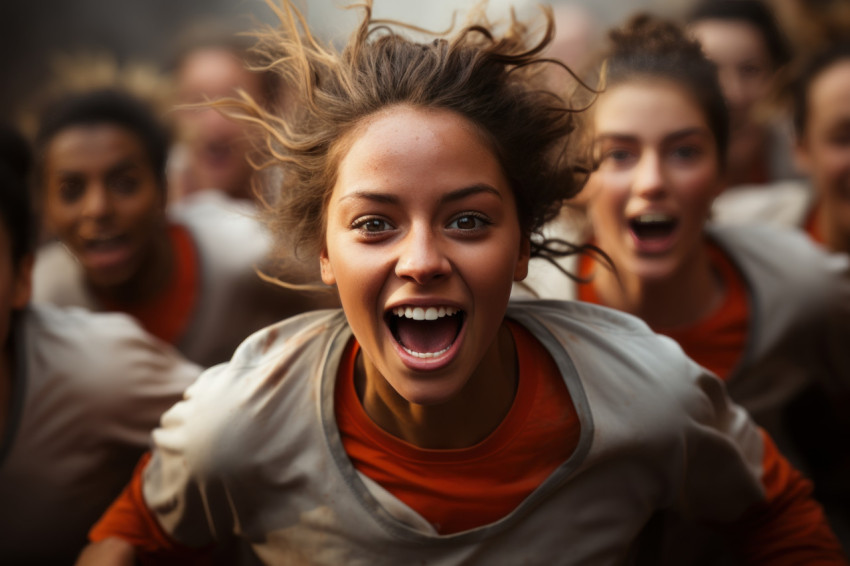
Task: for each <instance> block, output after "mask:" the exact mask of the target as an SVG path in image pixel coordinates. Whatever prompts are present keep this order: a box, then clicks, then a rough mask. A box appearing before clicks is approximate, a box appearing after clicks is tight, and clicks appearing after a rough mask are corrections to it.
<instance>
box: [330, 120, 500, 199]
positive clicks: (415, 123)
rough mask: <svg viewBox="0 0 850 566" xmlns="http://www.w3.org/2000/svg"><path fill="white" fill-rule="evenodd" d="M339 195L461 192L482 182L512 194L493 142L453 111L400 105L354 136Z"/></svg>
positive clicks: (347, 151)
mask: <svg viewBox="0 0 850 566" xmlns="http://www.w3.org/2000/svg"><path fill="white" fill-rule="evenodd" d="M346 142H347V143H346V146H347V147H346V149H345V153H344V155H342V156H341V159H340V161H339V167H338V171H337V183H336V185H335V188H334V194H336V195H338V194H340V193H342V192H346V191H355V190H358V191H359V190H391V191H399V192H404V191H414V192H415V191H422V190H423V189H426V188H427V189H432V190H443V189H446V190H455V189H458V188H463V187H465V186H471V185H473V184H477V183H486V184H490V185H491V186H493V187H494V188H497V189H499V190H500V191H508V183H507V181H506V179H505V176H504V174H503V172H502V168H501V165H500V163H499V160H498V159H497V157H496V154H495V152H494V151H493V149H492V147H491V145H490V143H488V141H487V140H486V139H485V137H484V135H483V134H482V133H481V132H480V131H479V129H478V128H477V127H476V126H475V125H474V124H473V123H472V122H470V121H469V120H467V119H466V118H464V117H462V116H460V115H459V114H456V113H454V112H451V111H448V110H434V109H422V108H413V107H409V106H399V107H394V108H390V109H387V110H384V111H382V112H380V113H378V114H376V115H373V116H371V117H369V118H368V119H367V120H366V121H365V122H363V123H362V124H361V125H360V126H358V127H357V128H356V129H355V130H354V131H352V132H351V133H349V135H348V139H347V140H346Z"/></svg>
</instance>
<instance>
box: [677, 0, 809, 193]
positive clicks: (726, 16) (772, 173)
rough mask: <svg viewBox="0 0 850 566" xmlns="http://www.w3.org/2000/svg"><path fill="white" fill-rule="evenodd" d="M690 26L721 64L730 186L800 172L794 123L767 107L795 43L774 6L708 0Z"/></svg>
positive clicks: (750, 0) (738, 0) (693, 14)
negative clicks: (787, 36) (727, 121)
mask: <svg viewBox="0 0 850 566" xmlns="http://www.w3.org/2000/svg"><path fill="white" fill-rule="evenodd" d="M688 20H689V25H688V28H689V30H690V31H691V33H692V34H693V35H694V37H696V38H697V40H699V42H700V44H701V45H702V48H703V50H704V51H705V54H706V56H707V57H708V58H709V59H710V60H711V61H713V62H714V63H715V64H716V65H717V69H718V74H719V77H720V85H721V86H722V87H723V95H724V97H725V99H726V104H727V106H728V107H729V114H730V124H731V131H730V136H729V148H728V150H727V155H726V163H727V167H726V182H727V183H728V186H730V187H739V186H743V185H762V184H765V183H769V182H773V181H778V180H781V179H788V178H794V177H797V176H799V175H798V173H797V171H795V169H794V167H793V160H792V159H791V156H792V154H793V152H792V143H791V137H792V136H791V128H790V124H788V123H787V122H788V120H784V118H785V117H784V116H777V115H776V112H774V113H773V114H774V115H773V116H771V115H770V112H769V111H767V109H766V108H765V107H764V106H765V105H764V102H765V99H767V98H768V97H769V96H770V95H771V93H772V91H773V90H774V89H775V88H776V77H777V76H778V73H779V71H780V70H781V69H782V68H783V67H784V66H785V65H786V64H787V63H788V61H789V60H790V58H791V53H790V47H789V45H788V42H787V40H786V39H785V37H784V35H783V33H782V30H781V29H780V27H779V24H778V23H777V21H776V19H775V18H774V15H773V13H772V12H771V9H770V7H769V6H768V5H767V4H765V3H764V2H762V1H761V0H703V1H700V2H698V3H697V4H696V6H695V7H694V9H693V10H692V12H691V14H690V16H689V18H688Z"/></svg>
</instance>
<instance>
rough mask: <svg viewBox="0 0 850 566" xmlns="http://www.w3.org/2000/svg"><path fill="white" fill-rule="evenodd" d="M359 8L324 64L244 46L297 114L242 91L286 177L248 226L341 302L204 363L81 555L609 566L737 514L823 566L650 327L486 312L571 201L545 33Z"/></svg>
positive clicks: (288, 46) (760, 445) (300, 33)
mask: <svg viewBox="0 0 850 566" xmlns="http://www.w3.org/2000/svg"><path fill="white" fill-rule="evenodd" d="M370 8H371V7H370V6H369V5H368V4H367V5H366V6H365V7H364V13H365V17H364V18H363V20H362V22H361V24H360V26H359V28H358V29H357V31H356V32H355V33H354V34H353V36H352V38H351V40H350V42H349V44H348V45H347V46H346V48H345V49H344V51H343V52H342V53H337V52H335V51H333V50H330V49H329V48H326V47H324V46H322V45H320V44H319V43H318V42H317V41H316V40H315V39H314V38H313V37H312V36H311V35H310V34H309V30H304V29H301V28H300V27H299V26H298V22H299V21H300V16H298V15H297V14H296V13H295V12H294V8H293V7H292V5H291V4H289V3H285V4H284V5H283V6H282V7H281V9H280V10H279V13H280V14H281V19H282V24H283V29H282V31H280V32H279V34H270V35H266V36H264V38H265V42H266V43H265V45H266V47H267V49H268V50H269V51H270V53H271V54H274V53H281V52H283V53H289V54H292V56H291V57H288V58H281V59H277V62H276V67H275V68H276V70H277V71H278V72H280V73H281V74H282V75H284V76H285V77H286V79H287V82H288V84H291V85H294V86H295V87H296V88H297V89H298V92H299V95H300V100H299V102H300V104H301V108H302V110H303V114H302V115H301V116H300V117H299V118H298V119H294V120H289V121H287V123H286V126H284V125H283V124H282V123H281V121H280V120H278V119H276V118H275V117H274V116H268V115H265V114H263V113H262V112H261V111H260V109H259V108H258V107H257V106H254V105H247V106H243V111H244V112H247V113H248V114H249V115H248V116H247V117H248V118H249V119H255V120H262V121H263V123H265V124H266V126H267V128H268V139H269V146H270V149H271V150H273V151H274V154H275V155H276V156H277V158H278V159H279V160H280V161H281V162H282V163H283V165H284V166H285V167H286V173H287V174H286V176H285V179H286V180H287V184H286V186H285V187H284V192H283V195H282V197H283V201H282V202H281V203H280V206H279V207H278V208H276V209H275V210H274V211H272V218H273V220H275V221H276V223H277V226H278V227H279V230H280V233H282V234H288V235H290V236H294V239H295V241H296V242H298V243H299V245H300V246H301V250H302V252H303V253H308V252H312V253H314V254H315V257H317V259H318V260H319V263H320V266H321V275H322V280H323V281H324V282H325V283H326V284H328V285H333V286H335V287H336V290H337V292H338V293H339V296H340V300H341V303H342V311H341V312H340V311H328V312H323V313H314V314H311V315H306V316H303V317H298V318H295V319H292V320H290V321H288V322H284V323H282V324H280V325H276V326H273V327H270V328H268V329H266V330H265V331H263V332H261V333H259V334H257V335H255V336H254V337H253V338H252V339H250V340H249V341H247V342H245V343H244V344H243V345H242V346H241V347H240V349H239V351H238V352H237V354H236V356H235V357H234V360H233V361H232V362H231V363H230V364H228V365H223V366H219V367H218V368H214V369H212V370H209V371H208V372H207V373H206V374H205V376H204V378H202V380H201V381H200V382H199V383H198V386H197V387H193V388H192V389H191V390H190V391H188V392H187V399H186V401H185V402H183V403H180V404H178V405H176V406H175V407H174V408H173V409H172V411H170V412H169V414H168V415H166V416H164V418H163V427H162V428H161V429H160V430H158V431H157V432H156V446H155V448H154V450H153V454H152V457H151V459H150V460H149V461H148V462H143V463H142V464H141V465H140V468H139V471H138V473H137V474H136V476H135V477H134V480H133V482H132V483H131V484H130V486H129V487H128V489H127V490H126V491H125V493H124V495H123V496H122V497H121V498H120V499H119V500H117V501H116V503H115V505H114V506H113V508H112V509H111V510H110V512H108V513H107V514H106V515H105V517H104V519H103V520H102V521H101V522H100V523H99V525H97V526H96V527H95V528H94V529H93V531H92V539H93V540H94V541H96V544H94V545H92V546H91V547H90V548H89V549H88V550H87V551H86V553H84V554H83V556H82V557H81V560H80V564H87V563H92V564H95V563H98V564H103V563H109V562H107V561H108V560H111V561H113V563H121V560H123V561H124V563H131V562H132V560H133V554H134V553H137V554H138V555H140V556H141V557H143V558H144V557H149V558H153V559H160V558H162V557H163V555H165V556H185V554H182V555H181V554H180V553H189V554H193V553H195V554H197V553H198V552H199V551H200V550H202V549H205V548H209V547H210V545H221V544H226V543H227V542H228V541H231V540H233V539H235V542H236V544H237V545H238V546H239V547H240V548H241V549H242V551H243V553H244V554H245V555H250V557H251V559H252V560H253V561H255V562H262V563H298V562H311V563H316V564H341V563H342V564H409V563H416V562H425V563H432V564H460V563H466V564H470V563H479V564H497V563H506V564H516V563H521V562H523V561H528V560H532V561H534V562H537V563H574V564H586V563H598V564H617V563H622V562H625V561H626V560H628V559H629V557H633V556H634V555H635V554H636V553H638V552H639V541H640V540H642V539H641V538H640V537H639V532H640V531H641V529H642V528H643V526H644V524H645V522H646V521H647V520H648V518H649V516H650V515H651V513H652V510H653V509H654V508H656V507H663V506H666V505H675V506H679V505H685V506H687V507H688V508H689V509H691V511H692V512H693V513H694V514H695V515H697V516H699V517H701V518H702V519H705V520H720V521H728V522H731V523H733V524H735V525H741V526H742V527H745V526H746V528H747V534H748V535H749V536H750V537H751V538H749V539H748V540H747V542H746V543H745V544H744V545H743V548H742V551H743V552H744V553H745V554H747V555H750V554H751V552H760V550H756V549H757V548H758V547H760V546H761V544H762V542H763V541H764V540H765V539H764V538H762V535H765V536H767V537H770V536H771V534H773V533H776V532H777V530H776V529H780V530H781V529H785V528H789V529H790V530H791V531H792V532H794V533H795V536H793V537H788V538H784V539H781V540H776V539H774V540H773V541H772V542H771V543H770V544H771V547H772V550H773V551H776V550H778V547H777V545H778V546H783V547H785V548H787V551H788V552H789V555H793V554H797V557H798V558H800V559H805V558H806V557H811V553H812V552H815V553H822V554H821V555H822V556H824V557H830V558H829V559H830V560H832V561H834V563H836V564H840V563H843V558H841V556H840V552H839V551H838V549H837V547H836V545H835V541H834V539H833V537H832V535H831V534H830V533H829V529H828V527H827V526H826V524H825V523H824V522H823V519H822V516H821V513H820V511H819V509H818V508H817V506H816V505H814V504H813V502H812V501H811V500H810V499H809V498H808V497H807V496H806V495H805V491H806V489H807V487H806V481H805V480H803V479H802V478H801V477H800V476H799V475H798V474H797V473H796V472H794V471H793V470H792V469H791V468H790V467H789V465H788V463H787V461H785V460H784V459H782V458H781V457H780V456H779V455H778V453H777V452H776V451H775V449H774V448H773V447H772V444H771V442H770V440H769V438H767V437H766V436H764V435H762V433H761V432H760V431H759V430H758V429H757V428H756V427H754V426H753V424H752V422H751V421H750V420H749V419H748V417H747V416H746V414H745V413H744V412H743V411H741V410H740V409H739V408H737V407H735V406H734V405H732V404H730V403H728V400H727V399H726V398H725V396H724V394H723V392H722V387H721V386H720V384H719V382H718V381H717V380H716V379H715V378H714V377H711V376H709V375H707V374H705V373H704V372H703V370H702V369H701V368H699V367H698V366H696V365H695V364H693V363H692V362H691V361H689V360H688V359H687V358H686V357H684V356H683V355H682V354H681V352H680V350H679V349H678V348H677V347H676V346H675V345H674V344H672V342H670V341H668V340H666V339H664V338H660V337H658V336H656V335H655V334H653V333H651V332H649V331H648V329H647V328H646V327H645V325H643V324H642V323H640V321H638V320H637V319H635V318H633V317H629V316H626V315H622V314H620V313H616V312H614V311H609V310H606V309H599V308H597V307H594V306H592V305H585V304H579V303H576V304H561V303H557V304H556V303H548V302H543V303H537V302H528V303H525V304H522V305H518V306H516V307H509V306H508V300H509V296H510V293H511V287H512V284H513V282H515V281H518V280H521V279H522V278H523V277H524V276H525V274H526V271H527V265H528V261H529V257H530V256H531V255H532V254H534V255H537V254H539V253H543V252H544V250H543V249H542V248H541V247H540V246H539V245H538V244H540V242H537V243H536V244H535V245H534V246H532V242H531V240H530V237H529V235H530V234H532V233H534V232H536V231H537V230H538V229H539V228H540V226H541V225H542V224H543V223H544V222H545V220H547V219H549V218H550V217H551V216H552V215H553V214H554V213H556V212H557V210H558V208H559V206H560V203H561V201H562V200H563V199H564V198H566V197H569V196H571V195H572V194H573V193H575V191H576V190H577V188H578V185H577V184H576V183H575V181H574V179H573V173H574V171H573V167H572V165H571V163H572V160H571V159H570V158H569V156H568V155H567V154H565V148H566V144H567V142H568V141H570V136H571V132H572V113H571V111H570V109H569V107H568V106H566V105H565V103H564V102H563V101H561V100H560V99H559V98H558V97H557V95H556V93H552V92H550V91H547V90H545V89H541V88H540V87H539V86H538V83H537V82H535V81H537V80H540V81H543V80H545V74H543V73H539V72H535V71H536V69H535V68H534V67H537V66H538V65H539V64H540V63H541V60H540V58H539V56H538V53H540V51H541V50H542V49H543V48H544V47H545V45H546V43H547V42H548V41H549V40H550V39H551V37H552V32H553V30H552V27H551V25H550V26H548V27H547V31H546V34H545V36H544V38H543V39H542V40H540V41H538V42H537V43H535V44H532V46H531V47H527V46H525V45H524V40H528V37H527V35H526V34H525V32H523V29H524V28H523V27H521V26H519V25H518V24H517V23H516V22H514V25H512V26H511V27H510V29H509V30H508V32H507V33H505V34H504V35H496V34H494V32H492V31H491V30H490V27H489V26H488V25H487V24H486V22H481V23H480V25H473V26H470V27H468V28H465V29H464V30H462V31H461V32H459V33H458V34H457V35H455V36H454V37H453V38H452V39H450V40H447V39H437V40H435V41H431V42H427V43H416V42H413V41H411V40H409V39H406V38H404V37H403V36H401V35H400V34H399V33H398V32H393V31H391V30H387V29H386V28H385V27H383V24H384V23H383V22H379V21H378V22H376V21H373V20H372V18H371V9H370ZM381 30H384V31H381ZM750 443H752V444H750ZM697 446H699V447H700V448H699V449H694V450H692V449H691V448H694V447H697ZM745 462H747V464H744V463H745ZM742 464H743V465H742ZM750 465H752V466H753V467H750ZM718 466H719V467H722V468H723V469H724V471H725V472H727V474H723V475H717V474H716V473H715V472H716V470H717V467H718ZM762 466H766V468H762ZM685 469H687V470H688V472H687V474H686V473H685V472H684V470H685ZM762 469H765V471H766V472H767V474H766V475H764V476H763V475H762V473H761V470H762ZM755 470H758V471H755ZM768 470H770V471H769V472H768ZM775 472H780V477H782V478H783V479H782V480H781V481H780V482H779V483H778V484H777V483H774V482H773V481H772V480H767V479H766V478H767V477H768V476H769V477H774V476H773V474H774V473H775ZM786 472H787V474H786ZM721 477H722V478H724V480H722V481H720V483H721V484H722V487H721V486H720V485H718V484H715V483H714V480H715V479H719V478H721ZM725 480H729V481H728V482H727V481H725ZM762 480H766V481H767V483H768V484H769V485H770V487H769V488H766V487H765V484H763V483H762ZM704 482H705V483H704ZM714 488H719V489H718V490H717V492H714ZM709 491H711V492H712V495H711V496H708V497H706V495H707V494H708V492H709ZM732 493H734V494H735V495H734V496H732V497H730V496H731V495H732ZM745 510H746V512H748V513H753V514H754V515H757V516H758V517H759V518H761V519H763V521H758V522H757V526H756V525H754V524H750V523H740V522H739V521H738V519H742V518H744V514H745ZM792 525H793V526H792ZM750 527H755V528H754V529H752V530H751V529H750ZM751 544H752V545H754V546H750V545H751ZM809 545H812V546H809ZM815 548H816V549H817V550H814V549H815ZM192 549H194V550H192Z"/></svg>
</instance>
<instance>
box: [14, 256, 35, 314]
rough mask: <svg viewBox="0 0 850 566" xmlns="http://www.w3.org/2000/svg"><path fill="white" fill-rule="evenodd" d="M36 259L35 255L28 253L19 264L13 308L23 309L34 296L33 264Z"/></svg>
mask: <svg viewBox="0 0 850 566" xmlns="http://www.w3.org/2000/svg"><path fill="white" fill-rule="evenodd" d="M34 261H35V257H34V256H33V255H32V254H28V255H26V256H25V257H24V258H23V259H22V260H21V262H20V263H19V264H18V269H17V270H16V272H15V281H14V283H13V289H12V308H13V309H16V310H20V309H23V308H24V307H26V306H27V305H28V304H29V302H30V298H32V266H33V263H34Z"/></svg>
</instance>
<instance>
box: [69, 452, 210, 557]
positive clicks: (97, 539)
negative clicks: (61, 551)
mask: <svg viewBox="0 0 850 566" xmlns="http://www.w3.org/2000/svg"><path fill="white" fill-rule="evenodd" d="M150 459H151V455H150V454H149V453H148V454H145V455H144V456H142V458H141V460H139V464H138V465H137V466H136V470H135V472H134V473H133V477H132V479H131V480H130V483H129V484H128V485H127V487H126V488H125V489H124V491H123V492H122V493H121V495H120V496H118V498H117V499H116V500H115V501H114V502H113V503H112V505H111V506H110V507H109V509H107V511H106V513H104V515H103V516H102V517H101V518H100V520H99V521H98V522H97V523H96V524H95V525H94V527H92V529H91V531H90V532H89V540H91V541H92V543H91V544H90V545H89V546H88V547H86V548H85V550H84V551H83V553H82V554H81V555H80V558H79V559H78V562H77V566H86V565H89V564H91V565H92V566H94V565H101V564H108V565H115V566H118V565H125V564H127V565H132V564H135V558H136V557H138V558H139V561H140V563H141V564H160V565H168V564H174V565H177V564H181V565H187V566H191V565H199V566H200V565H205V564H210V563H211V562H212V548H211V547H209V546H208V547H205V548H199V549H195V548H189V547H185V546H182V545H180V544H179V543H178V542H176V541H174V540H173V539H171V537H169V536H168V534H167V533H166V532H165V531H164V530H163V529H162V527H161V526H160V525H159V523H158V522H157V519H156V517H155V516H154V515H153V513H152V512H151V511H150V509H148V507H147V505H146V503H145V501H144V495H143V494H142V482H143V476H144V471H145V468H146V467H147V465H148V462H149V461H150Z"/></svg>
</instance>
